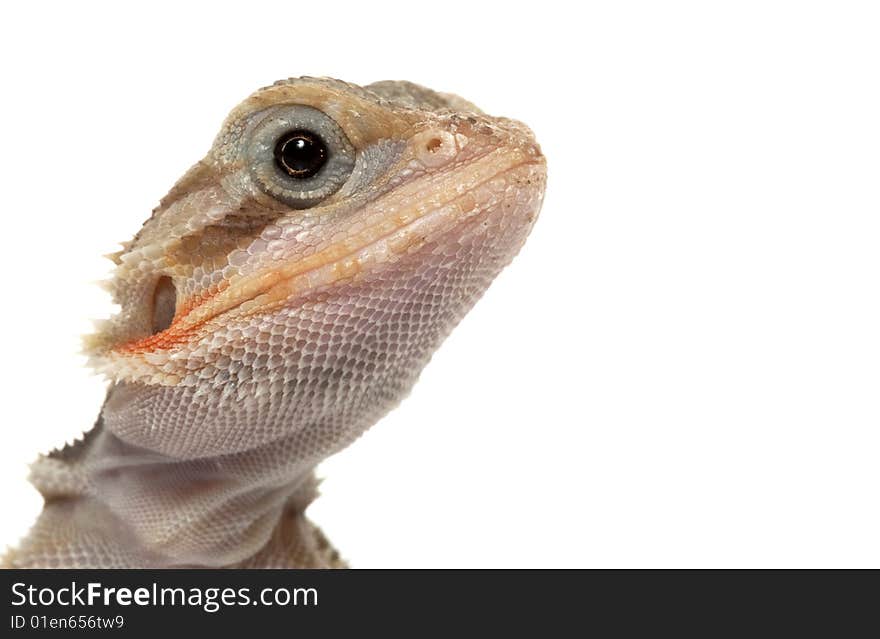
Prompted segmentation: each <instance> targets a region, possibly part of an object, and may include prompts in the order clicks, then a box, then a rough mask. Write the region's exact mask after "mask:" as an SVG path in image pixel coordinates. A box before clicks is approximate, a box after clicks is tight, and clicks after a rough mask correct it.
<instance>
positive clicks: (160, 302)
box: [153, 275, 177, 335]
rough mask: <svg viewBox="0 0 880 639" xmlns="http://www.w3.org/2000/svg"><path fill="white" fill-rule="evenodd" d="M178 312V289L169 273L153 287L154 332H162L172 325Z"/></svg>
mask: <svg viewBox="0 0 880 639" xmlns="http://www.w3.org/2000/svg"><path fill="white" fill-rule="evenodd" d="M176 312H177V289H175V288H174V283H173V282H172V281H171V278H170V277H168V276H167V275H163V276H162V277H160V278H159V280H158V281H157V282H156V288H155V289H153V334H154V335H155V334H156V333H161V332H162V331H164V330H165V329H166V328H168V327H169V326H171V322H172V321H173V320H174V314H175V313H176Z"/></svg>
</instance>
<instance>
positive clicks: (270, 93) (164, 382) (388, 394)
mask: <svg viewBox="0 0 880 639" xmlns="http://www.w3.org/2000/svg"><path fill="white" fill-rule="evenodd" d="M545 175H546V170H545V162H544V158H543V156H542V155H541V152H540V150H539V148H538V146H537V145H536V143H535V141H534V138H533V136H532V134H531V132H530V131H529V130H528V129H527V128H526V127H525V126H524V125H522V124H520V123H518V122H515V121H513V120H508V119H504V118H494V117H489V116H487V115H485V114H483V113H481V112H480V111H479V110H478V109H476V108H475V107H474V106H473V105H471V104H469V103H467V102H465V101H464V100H462V99H460V98H457V97H455V96H450V95H446V94H439V93H435V92H433V91H429V90H427V89H424V88H422V87H419V86H416V85H412V84H409V83H398V82H383V83H377V84H374V85H370V86H368V87H365V88H360V87H356V86H353V85H349V84H345V83H342V82H338V81H332V80H326V79H310V78H303V79H295V80H287V81H282V82H278V83H276V84H275V85H273V86H271V87H267V88H264V89H261V90H260V91H257V92H256V93H254V94H253V95H251V96H250V97H249V98H248V99H247V100H245V101H244V102H243V103H242V104H240V105H239V106H238V107H236V108H235V109H234V110H233V111H232V113H231V114H230V115H229V117H228V119H227V120H226V122H225V123H224V124H223V126H222V129H221V131H220V133H219V135H218V136H217V138H216V140H215V142H214V145H213V147H212V148H211V150H210V151H209V153H208V154H207V156H206V157H205V158H204V159H202V160H201V161H200V162H198V163H197V164H196V165H195V166H194V167H193V168H192V169H190V171H189V172H188V173H187V174H186V175H184V176H183V177H182V178H181V179H180V181H179V182H178V183H177V184H176V185H175V186H174V187H173V188H172V189H171V191H170V192H169V193H168V195H167V196H166V197H165V198H164V199H163V200H162V201H161V202H160V205H159V206H158V207H157V208H156V209H155V210H154V212H153V215H152V217H151V218H150V219H149V220H148V221H147V222H146V223H145V224H144V226H143V228H142V229H141V230H140V232H139V233H138V234H137V235H136V236H135V237H134V239H133V240H132V241H131V242H128V243H126V244H125V245H124V249H123V250H122V251H121V252H120V253H118V254H116V255H115V256H114V261H115V262H116V269H115V272H114V276H113V278H112V280H111V282H110V289H111V293H112V295H113V298H114V301H115V302H116V303H117V304H118V305H119V312H118V313H117V314H116V315H115V316H114V317H113V318H111V319H110V320H107V321H106V322H105V323H104V324H103V325H102V326H101V327H100V328H99V330H98V332H97V334H96V335H94V336H92V337H91V338H90V339H89V340H88V342H87V350H88V352H89V354H90V355H91V357H92V362H93V363H94V365H95V367H96V368H97V369H98V370H100V371H101V372H103V373H104V374H106V375H107V376H108V377H109V378H110V379H111V380H112V381H113V383H114V384H113V387H112V388H111V392H110V394H109V396H108V400H107V403H106V404H105V407H104V410H103V414H102V417H103V421H104V424H105V426H106V427H108V428H109V429H110V430H111V431H113V432H114V433H115V434H117V435H118V436H119V437H121V438H123V439H125V440H127V441H129V442H131V443H134V444H136V445H139V446H143V447H146V448H149V449H152V450H156V451H159V452H162V453H164V454H169V455H174V456H177V457H184V458H195V457H202V456H209V455H218V454H223V453H233V452H238V451H241V450H245V449H250V448H254V447H257V446H263V445H269V444H271V443H272V442H273V441H275V440H278V439H280V438H283V437H297V438H299V440H298V441H299V442H300V444H301V445H300V446H299V450H301V452H302V457H303V460H304V461H308V460H313V461H316V460H318V459H320V458H322V457H324V456H326V455H327V454H329V453H330V452H333V451H335V450H338V449H339V448H341V447H343V446H344V445H346V444H347V443H349V442H350V441H351V440H352V439H354V438H355V437H357V436H358V435H359V434H360V433H361V432H362V431H363V430H365V429H366V428H368V427H369V426H370V425H372V424H373V423H374V422H375V421H376V420H377V419H379V418H380V417H381V416H382V415H383V414H384V413H385V412H387V411H388V410H390V408H392V407H393V406H394V405H395V404H396V403H397V402H399V401H400V399H401V398H402V397H403V396H404V395H405V394H406V393H407V392H408V390H409V389H410V387H411V386H412V384H413V383H414V382H415V380H416V378H417V376H418V373H419V371H420V370H421V369H422V367H423V366H424V365H425V364H426V363H427V361H428V359H429V358H430V356H431V353H432V352H433V351H434V349H435V348H436V347H437V346H438V345H439V343H440V342H441V341H442V340H443V338H444V337H445V336H446V335H447V334H448V333H449V331H450V330H451V329H452V328H453V327H454V325H455V324H456V323H457V322H458V321H459V320H460V319H461V317H462V316H463V315H464V314H465V313H466V312H467V311H468V310H469V308H470V307H471V306H472V305H473V304H474V302H475V301H476V300H477V299H478V298H479V297H480V295H481V294H482V293H483V291H484V290H485V289H486V288H487V287H488V285H489V284H490V282H491V281H492V279H493V278H494V277H495V275H497V273H498V272H499V271H500V270H501V269H502V268H503V267H504V266H505V265H506V264H507V263H508V262H509V261H510V260H511V259H512V258H513V257H514V255H515V254H516V253H517V251H518V250H519V248H520V247H521V246H522V244H523V242H524V241H525V238H526V236H527V235H528V233H529V230H530V229H531V226H532V224H533V222H534V220H535V218H536V216H537V213H538V210H539V208H540V204H541V200H542V197H543V191H544V184H545Z"/></svg>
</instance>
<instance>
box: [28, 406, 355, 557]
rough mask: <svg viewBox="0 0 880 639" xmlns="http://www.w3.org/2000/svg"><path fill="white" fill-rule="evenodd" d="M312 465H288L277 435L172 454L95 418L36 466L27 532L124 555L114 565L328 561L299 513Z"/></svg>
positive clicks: (311, 488)
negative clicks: (31, 528) (229, 448)
mask: <svg viewBox="0 0 880 639" xmlns="http://www.w3.org/2000/svg"><path fill="white" fill-rule="evenodd" d="M313 470H314V462H309V461H307V460H305V461H304V460H300V461H294V462H291V461H290V455H289V449H288V447H287V446H286V445H285V442H284V441H276V442H272V443H271V444H268V445H263V446H260V447H257V448H254V449H251V450H246V451H241V452H237V453H233V454H229V455H221V456H216V457H206V458H198V459H177V458H174V457H171V456H168V455H165V454H162V453H158V452H155V451H151V450H148V449H145V448H141V447H138V446H135V445H132V444H130V443H128V442H126V441H124V440H123V439H121V438H120V437H118V436H117V435H115V434H113V433H112V432H110V431H109V430H108V429H107V428H105V427H104V425H103V420H102V419H100V418H99V420H98V423H97V424H96V425H95V427H94V428H93V429H92V430H91V431H90V432H89V433H88V434H87V435H86V436H85V437H84V438H83V440H82V441H80V442H77V443H76V444H74V445H73V446H72V447H68V448H67V449H64V450H61V451H59V452H56V453H52V454H50V455H48V456H45V457H42V458H40V459H39V460H38V461H37V462H36V463H35V464H34V466H33V469H32V481H33V483H34V484H35V486H36V487H37V488H38V489H39V490H40V492H41V493H42V494H43V496H44V497H45V498H46V502H47V503H46V508H45V509H44V512H43V514H42V515H41V518H40V520H39V521H38V522H37V525H36V527H35V529H36V530H35V532H37V533H38V534H36V535H32V537H33V538H35V539H37V540H38V541H39V539H41V535H40V534H39V533H40V528H41V527H42V529H43V533H44V534H43V537H47V538H51V541H50V542H48V543H51V544H52V545H53V546H56V547H64V546H66V547H71V546H73V547H76V546H79V545H82V547H93V548H95V547H98V548H102V547H104V546H107V550H106V553H107V555H108V556H111V557H122V558H123V560H122V561H121V563H120V562H116V563H117V564H119V565H118V566H117V567H123V566H125V567H128V566H132V567H137V566H155V567H171V566H204V567H223V566H236V565H248V563H250V562H253V561H254V560H255V558H257V559H259V561H258V563H259V564H260V565H262V566H266V565H278V566H279V567H281V566H286V567H292V566H294V565H295V566H297V567H309V566H312V565H315V566H316V567H317V566H320V565H328V564H329V565H334V563H339V560H338V557H337V556H336V555H335V551H333V549H332V548H331V547H330V546H329V544H327V542H326V540H324V538H323V536H322V535H321V534H320V531H319V530H317V528H315V527H314V526H313V525H312V524H310V523H309V522H308V521H307V520H306V519H305V517H304V515H303V512H304V510H305V508H306V507H307V506H308V504H309V503H310V502H311V501H312V499H313V498H314V497H315V495H316V493H317V491H316V487H317V482H316V480H315V479H314V472H313ZM59 487H64V488H63V492H60V489H59ZM157 515H158V516H157ZM59 521H63V522H64V525H63V526H61V527H59V526H58V522H59ZM96 536H98V537H100V539H99V542H100V543H96V541H95V537H96ZM84 540H88V541H86V542H84ZM38 545H39V544H38ZM45 545H46V544H45V543H44V544H43V546H45ZM21 550H22V551H24V552H25V554H26V553H27V550H28V549H27V548H22V549H21ZM34 552H35V551H34V550H33V549H32V552H31V554H32V555H33V554H34ZM41 552H45V551H41ZM20 556H21V553H20ZM23 563H26V562H23ZM34 563H36V564H39V563H40V561H35V562H34ZM85 563H86V564H91V565H101V566H104V567H107V563H108V560H107V558H106V557H94V558H92V560H90V561H87V562H85Z"/></svg>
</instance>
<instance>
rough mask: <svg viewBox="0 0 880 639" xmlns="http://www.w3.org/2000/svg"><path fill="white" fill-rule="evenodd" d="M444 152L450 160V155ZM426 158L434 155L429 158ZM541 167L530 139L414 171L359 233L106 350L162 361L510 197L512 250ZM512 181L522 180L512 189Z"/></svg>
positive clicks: (372, 267) (369, 211)
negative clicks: (517, 212) (515, 209)
mask: <svg viewBox="0 0 880 639" xmlns="http://www.w3.org/2000/svg"><path fill="white" fill-rule="evenodd" d="M422 137H425V136H422ZM427 137H429V138H431V139H433V137H432V136H427ZM446 146H447V148H448V146H449V145H448V144H447V145H446ZM443 159H444V160H445V161H446V162H449V161H451V160H452V159H453V157H452V156H449V157H447V158H443ZM430 160H434V161H435V162H436V161H437V160H436V159H435V158H433V157H432V158H430ZM430 160H429V161H430ZM545 172H546V165H545V160H544V158H543V156H542V155H541V154H540V151H538V150H537V147H535V146H534V145H530V146H526V147H519V146H509V147H500V148H497V149H495V150H493V151H491V152H489V153H486V154H485V155H482V156H480V157H478V158H476V159H473V160H472V161H469V162H467V163H465V164H463V165H461V166H459V167H457V168H453V169H451V170H448V171H446V172H444V173H441V174H439V175H438V174H424V175H422V176H420V177H417V178H413V179H411V180H409V182H408V183H406V184H403V185H400V186H397V187H396V188H395V189H394V190H392V191H391V192H390V193H388V194H386V195H385V196H382V197H380V198H378V199H376V200H374V201H373V202H371V203H369V204H368V205H367V206H366V207H365V210H364V211H363V215H362V218H361V219H368V220H372V221H373V222H372V223H371V224H369V225H366V226H365V227H364V228H363V229H362V230H360V231H359V232H358V233H352V234H351V235H347V236H346V237H344V238H343V239H342V240H340V241H338V242H336V243H333V244H330V245H328V246H327V247H325V248H324V249H323V250H321V251H319V252H316V253H313V254H312V255H309V256H306V257H303V258H293V259H290V260H288V261H284V262H281V263H273V264H270V265H269V266H268V267H267V268H263V269H258V270H254V271H252V272H250V273H247V274H244V275H242V276H239V277H236V278H232V279H230V280H229V281H228V282H226V284H225V286H224V287H223V288H222V289H220V290H217V291H214V292H212V294H210V295H207V296H204V297H203V298H202V299H200V300H198V301H197V302H196V303H195V304H191V305H189V306H184V308H185V310H184V311H183V312H181V313H179V314H178V316H177V317H175V318H174V321H173V322H172V323H171V325H170V326H169V327H168V328H167V329H166V330H164V331H161V332H159V333H156V334H155V335H151V336H149V337H147V338H144V339H139V340H136V341H134V342H130V343H126V344H122V345H120V346H117V347H116V348H115V349H113V351H112V354H111V357H112V359H114V360H116V359H118V358H126V359H128V358H130V357H132V356H134V357H138V356H146V358H147V360H153V361H155V362H157V363H158V362H164V361H165V359H166V357H165V356H164V355H162V352H166V353H170V352H171V351H178V352H180V350H181V349H184V348H185V347H186V345H187V344H191V343H193V342H197V341H198V340H199V339H200V338H202V337H203V336H205V335H207V334H210V330H211V325H212V324H213V323H216V322H217V321H221V322H226V321H228V320H230V319H232V318H236V317H244V316H247V315H252V314H259V313H267V312H271V311H272V310H273V309H276V308H279V307H282V306H285V305H289V304H291V303H293V302H294V301H295V300H296V299H298V298H301V297H303V296H305V295H308V294H309V293H312V292H317V291H320V290H327V289H328V288H330V287H333V286H336V285H340V284H344V283H346V282H349V281H354V280H356V279H357V278H359V277H362V276H364V275H366V274H369V273H371V272H375V271H377V270H379V269H382V268H387V267H388V266H390V265H391V264H393V263H395V262H396V261H398V260H400V259H403V258H404V257H405V256H406V255H407V254H408V253H411V252H413V251H415V250H418V249H419V248H420V247H422V246H424V245H426V244H428V243H430V242H432V241H434V240H436V239H437V238H439V237H440V236H442V235H443V234H444V233H448V232H450V231H452V230H454V229H455V228H456V227H458V226H460V225H462V224H464V223H465V222H466V221H468V220H469V219H471V218H474V217H475V216H480V215H482V214H486V213H487V212H491V211H492V210H494V209H495V208H496V207H499V206H511V200H512V201H514V202H516V203H521V202H526V205H525V206H520V207H519V208H520V209H521V210H523V214H522V215H523V216H524V217H523V219H521V220H517V221H515V222H514V223H515V224H518V225H519V226H522V227H524V232H523V233H522V234H521V239H520V240H518V242H519V243H518V244H517V245H516V246H511V247H510V248H511V257H512V256H513V254H514V253H515V252H516V250H518V248H519V244H521V243H522V241H524V239H525V237H526V235H527V234H528V231H529V229H530V228H531V225H532V224H533V223H534V220H535V217H536V213H537V210H538V208H539V207H540V201H541V197H542V195H543V186H544V180H545ZM514 183H516V184H518V185H520V186H517V187H516V188H513V189H512V186H511V185H513V184H514ZM462 185H467V188H466V189H464V188H463V187H462ZM511 190H512V192H511ZM426 192H429V193H430V195H429V196H426ZM221 316H222V319H221ZM114 368H115V366H114ZM122 368H123V369H129V366H123V367H122ZM125 377H129V376H128V375H125ZM137 377H141V376H140V375H138V376H137ZM151 377H152V381H160V383H167V384H174V383H179V381H180V380H179V379H178V378H176V377H175V376H166V375H162V376H158V377H156V376H151Z"/></svg>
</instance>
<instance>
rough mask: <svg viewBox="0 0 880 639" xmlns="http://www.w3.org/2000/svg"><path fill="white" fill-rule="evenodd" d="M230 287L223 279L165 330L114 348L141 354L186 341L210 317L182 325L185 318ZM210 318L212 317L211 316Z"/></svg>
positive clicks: (184, 310) (121, 351)
mask: <svg viewBox="0 0 880 639" xmlns="http://www.w3.org/2000/svg"><path fill="white" fill-rule="evenodd" d="M228 287H229V282H226V281H223V282H220V283H219V284H217V285H216V286H214V287H212V288H211V289H210V290H209V291H207V292H205V293H203V294H201V295H199V296H198V298H196V299H194V300H192V301H191V302H190V303H189V304H188V305H187V307H185V308H184V309H183V310H182V311H181V313H180V314H179V315H178V316H175V318H174V320H173V321H172V322H171V326H169V327H168V328H166V329H165V330H164V331H161V332H159V333H156V334H154V335H149V336H147V337H142V338H140V339H136V340H134V341H131V342H126V343H124V344H120V345H119V346H117V347H115V348H114V349H113V350H114V351H116V352H118V353H126V354H133V355H137V354H141V353H146V352H149V351H153V350H159V349H167V348H170V347H172V346H175V345H177V344H182V343H184V342H185V341H186V340H187V339H188V338H189V337H191V336H192V335H194V334H195V333H196V331H197V330H198V329H199V328H200V327H201V326H202V325H203V324H205V323H206V322H207V321H208V319H204V320H201V321H197V322H195V323H193V324H191V325H190V326H181V324H182V323H183V320H184V318H186V316H187V315H189V313H190V312H191V311H192V310H193V309H194V308H196V307H198V306H200V305H201V304H204V303H205V302H207V301H208V300H210V299H212V298H213V297H215V296H217V295H219V294H220V293H221V292H222V291H223V290H224V289H226V288H228ZM209 319H210V318H209Z"/></svg>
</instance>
